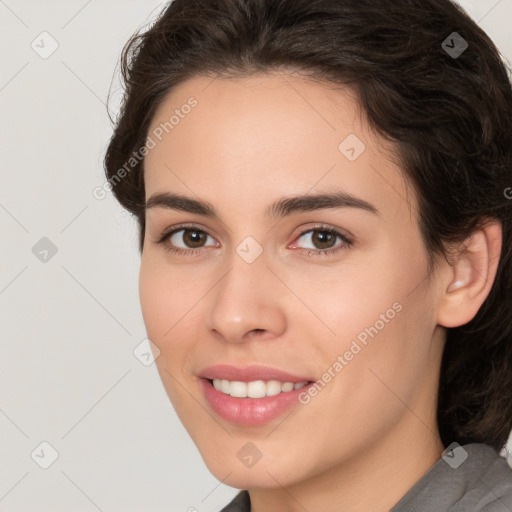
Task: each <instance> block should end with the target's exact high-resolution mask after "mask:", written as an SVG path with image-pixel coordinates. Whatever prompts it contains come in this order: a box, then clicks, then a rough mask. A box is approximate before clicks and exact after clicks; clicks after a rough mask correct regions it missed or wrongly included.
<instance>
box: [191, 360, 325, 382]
mask: <svg viewBox="0 0 512 512" xmlns="http://www.w3.org/2000/svg"><path fill="white" fill-rule="evenodd" d="M198 376H199V377H201V378H203V379H210V380H211V379H225V380H230V381H239V382H251V381H255V380H263V381H269V380H278V381H280V382H293V383H297V382H312V381H314V380H315V379H314V378H313V377H312V376H311V375H303V374H302V375H294V374H292V373H289V372H286V371H284V370H279V369H277V368H272V367H270V366H262V365H252V366H245V367H239V366H233V365H228V364H220V365H214V366H208V367H206V368H203V369H202V370H201V371H200V372H199V373H198Z"/></svg>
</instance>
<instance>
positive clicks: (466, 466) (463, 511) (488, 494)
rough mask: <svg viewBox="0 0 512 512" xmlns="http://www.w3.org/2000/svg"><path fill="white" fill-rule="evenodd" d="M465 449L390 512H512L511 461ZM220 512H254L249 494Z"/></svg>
mask: <svg viewBox="0 0 512 512" xmlns="http://www.w3.org/2000/svg"><path fill="white" fill-rule="evenodd" d="M462 448H463V450H462V449H461V447H457V448H455V449H454V450H453V452H451V454H452V457H451V458H448V456H447V455H445V456H444V457H442V458H440V459H439V460H438V461H437V462H436V463H435V464H434V465H433V466H432V467H431V468H430V469H429V470H428V472H427V473H425V475H423V476H422V477H421V478H420V479H419V480H418V481H417V482H416V483H415V484H414V485H413V486H412V487H411V488H410V489H409V490H408V491H407V493H406V494H405V495H404V496H403V497H402V498H401V499H400V500H399V501H398V503H396V504H395V506H394V507H393V508H392V509H391V510H390V511H389V512H512V469H511V468H510V466H509V465H508V464H507V461H506V460H505V459H504V458H503V457H501V456H500V455H499V453H498V452H497V451H496V450H495V449H494V448H492V447H491V446H489V445H487V444H483V443H471V444H467V445H463V446H462ZM220 512H251V501H250V499H249V493H248V492H247V491H245V490H244V491H240V492H239V493H238V494H237V495H236V496H235V498H234V499H233V500H232V501H231V502H230V503H229V504H228V505H226V506H225V507H224V508H223V509H222V510H221V511H220ZM268 512H273V511H268Z"/></svg>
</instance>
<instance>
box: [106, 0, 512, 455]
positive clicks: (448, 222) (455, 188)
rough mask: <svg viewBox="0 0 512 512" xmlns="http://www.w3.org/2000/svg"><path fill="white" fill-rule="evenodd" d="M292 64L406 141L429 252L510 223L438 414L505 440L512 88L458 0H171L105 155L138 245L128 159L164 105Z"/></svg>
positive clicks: (145, 36)
mask: <svg viewBox="0 0 512 512" xmlns="http://www.w3.org/2000/svg"><path fill="white" fill-rule="evenodd" d="M453 32H457V33H458V34H459V35H460V36H461V37H462V38H463V40H464V41H466V43H467V45H468V47H467V48H466V49H465V51H463V53H462V54H460V55H454V54H453V53H450V51H449V50H450V48H453V47H455V42H454V40H453V37H457V36H453V35H452V34H453ZM450 37H452V39H450ZM445 40H446V41H447V43H443V42H444V41H445ZM280 69H292V70H296V71H298V72H301V73H304V74H305V75H308V76H310V77H314V79H318V80H321V81H325V82H330V83H332V84H344V85H349V86H350V87H351V88H353V90H354V91H355V92H356V93H357V97H358V99H359V101H360V104H361V107H362V109H363V112H364V115H365V116H366V119H367V121H368V123H369V125H370V127H371V128H372V129H373V130H375V131H376V132H377V133H378V134H380V135H381V136H382V137H384V138H385V139H386V140H388V141H390V142H391V143H392V144H393V147H395V148H396V151H397V155H398V156H399V159H400V160H399V161H400V165H401V168H402V169H403V172H404V176H406V177H407V178H408V182H410V183H411V184H412V185H413V187H414V191H415V193H416V196H417V197H418V204H419V226H420V228H421V235H422V238H423V241H424V244H425V247H426V250H427V253H428V255H429V262H432V261H433V256H434V255H442V256H444V257H446V258H448V256H449V251H448V250H447V249H448V248H449V247H451V246H453V245H455V246H456V245H458V244H460V243H461V242H462V241H463V240H464V239H466V238H467V237H468V236H470V234H471V233H472V232H473V231H474V230H476V229H478V228H479V227H481V226H482V225H484V223H485V221H486V220H488V219H489V218H491V219H492V218H497V219H499V220H500V222H501V225H502V230H503V246H502V251H501V257H500V262H499V266H498V271H497V275H496V278H495V281H494V284H493V287H492V289H491V292H490V294H489V296H488V297H487V299H486V300H485V302H484V303H483V305H482V307H481V308H480V310H479V311H478V313H477V314H476V316H475V317H474V318H473V319H472V320H471V321H470V322H469V323H467V324H466V325H463V326H460V327H457V328H451V329H448V330H447V331H448V332H447V341H446V347H445V351H444V354H443V360H442V366H441V378H440V384H439V397H438V411H437V419H438V424H439V429H440V434H441V439H442V442H443V443H444V445H445V446H448V445H449V444H450V443H451V442H453V441H456V442H458V443H459V444H467V443H470V442H485V443H487V444H490V445H492V446H493V447H494V448H495V449H497V450H499V449H501V448H502V447H503V446H504V444H505V443H506V441H507V439H508V436H509V433H510V430H511V428H512V252H511V250H512V243H511V242H512V231H511V230H512V222H511V221H512V200H511V199H510V196H512V189H510V187H511V186H512V89H511V84H510V81H509V78H508V76H507V70H506V67H505V65H504V63H503V61H502V56H501V55H500V53H499V51H498V50H497V48H496V47H495V45H494V44H493V42H492V41H491V39H490V38H489V36H488V35H487V34H486V33H485V32H484V31H483V30H482V29H481V28H479V26H478V25H477V24H476V23H475V22H474V21H473V20H472V19H471V18H470V17H469V16H468V15H467V13H466V12H465V11H464V10H463V9H462V8H461V7H459V6H458V5H457V4H455V3H453V2H451V1H450V0H380V1H378V2H376V1H375V0H174V1H173V2H172V3H170V4H169V5H167V6H165V8H164V9H163V11H162V12H161V13H160V15H159V16H158V18H157V20H156V21H155V22H154V23H153V24H152V25H151V27H150V28H148V29H147V30H146V31H145V32H141V31H139V32H137V33H136V34H134V35H133V36H132V38H131V39H130V40H129V41H128V42H127V44H126V45H125V47H124V49H123V52H122V57H121V71H122V77H123V79H124V86H125V96H124V100H123V102H122V106H121V110H120V114H119V117H118V118H117V120H116V122H115V127H114V133H113V136H112V138H111V140H110V143H109V146H108V149H107V152H106V155H105V161H104V164H105V169H106V176H107V180H108V181H109V183H110V184H111V186H112V190H113V193H114V195H115V197H116V198H117V200H118V201H119V202H120V203H121V205H122V206H123V207H125V208H126V209H127V210H128V211H129V212H131V213H132V214H133V215H134V216H135V217H136V219H137V221H138V224H139V228H140V239H139V250H140V252H141V253H142V251H143V246H144V232H145V190H144V172H143V166H144V161H143V159H141V161H140V162H138V163H136V165H133V167H132V168H131V169H130V170H129V172H125V173H123V178H122V179H120V174H119V170H120V169H121V168H122V167H123V166H125V164H126V162H127V161H128V159H130V157H131V155H133V154H134V152H137V151H139V150H140V148H141V147H143V146H144V144H145V142H146V138H147V136H148V129H149V125H150V123H151V120H152V118H153V116H154V113H155V111H156V109H157V107H158V106H159V105H160V104H161V103H162V101H163V100H164V98H166V96H167V95H168V94H169V93H170V92H171V91H172V90H173V88H174V87H175V86H177V85H178V84H181V83H182V82H184V81H185V80H187V79H189V78H192V77H194V76H198V75H203V76H205V75H208V76H217V75H221V76H226V77H227V76H248V75H250V74H253V73H259V72H266V71H270V70H280ZM125 169H126V167H125ZM507 191H510V193H507ZM431 269H432V268H431Z"/></svg>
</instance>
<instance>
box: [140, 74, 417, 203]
mask: <svg viewBox="0 0 512 512" xmlns="http://www.w3.org/2000/svg"><path fill="white" fill-rule="evenodd" d="M190 105H194V106H193V107H190ZM155 134H156V135H155ZM148 136H151V137H152V138H153V139H154V142H155V143H156V145H155V147H154V149H152V150H151V151H150V152H149V153H148V155H147V156H146V158H145V184H146V197H149V195H151V194H152V193H154V192H156V191H158V192H160V191H165V190H169V189H171V190H175V189H179V190H180V191H182V192H185V191H187V188H188V189H189V190H188V192H190V190H193V191H194V193H196V195H200V196H202V197H204V196H209V197H210V198H211V199H213V201H212V202H215V200H217V201H218V200H219V199H221V198H220V197H218V195H217V197H215V195H216V194H218V192H219V191H220V190H222V191H223V192H224V193H226V194H229V193H231V192H233V193H236V195H238V196H239V197H240V198H241V201H242V198H244V199H248V198H252V200H254V198H255V197H256V196H258V197H261V196H263V197H267V198H268V199H269V200H270V199H271V198H270V197H269V195H276V194H277V195H279V196H281V195H286V194H294V193H305V192H307V191H311V190H312V188H316V189H317V190H320V189H324V190H327V189H336V190H339V189H340V188H342V189H343V190H345V191H347V192H349V193H352V194H354V195H358V196H360V197H364V198H365V199H368V200H369V201H371V202H373V203H374V204H377V205H380V206H379V210H384V209H385V205H386V204H387V207H388V208H389V207H391V208H394V209H397V208H398V207H399V206H402V207H406V208H408V207H409V204H407V205H405V204H400V203H409V202H410V200H409V197H408V195H407V190H406V188H405V182H404V177H403V173H402V171H401V169H400V168H399V167H398V165H397V164H396V163H394V161H393V154H392V149H393V148H392V146H390V145H388V144H387V143H386V142H385V141H384V140H383V139H382V138H381V137H379V136H378V135H377V134H376V133H374V132H372V131H371V130H370V128H369V126H368V124H367V123H366V121H365V119H364V115H363V114H362V111H361V109H360V107H359V104H358V101H357V97H356V95H355V93H354V92H353V91H352V90H351V89H349V88H347V87H338V86H336V88H335V87H334V86H333V85H332V84H331V85H327V84H325V83H320V82H316V81H312V80H307V79H304V78H302V77H298V76H292V75H284V74H280V73H268V74H264V75H253V76H250V77H245V78H220V77H218V78H212V77H203V76H198V77H194V78H192V79H190V80H188V81H186V82H184V83H182V84H180V85H179V86H178V87H176V88H175V89H174V90H173V91H172V92H171V93H170V94H168V96H167V97H166V98H165V100H164V101H163V102H162V103H161V104H160V106H159V108H158V109H157V111H156V113H155V115H154V116H153V119H152V122H151V125H150V128H149V130H148ZM395 161H396V159H395ZM208 185H209V186H208ZM212 187H213V189H212ZM209 190H210V191H213V192H208V191H209ZM251 193H252V194H251ZM205 198H206V197H205ZM241 204H243V203H242V202H241Z"/></svg>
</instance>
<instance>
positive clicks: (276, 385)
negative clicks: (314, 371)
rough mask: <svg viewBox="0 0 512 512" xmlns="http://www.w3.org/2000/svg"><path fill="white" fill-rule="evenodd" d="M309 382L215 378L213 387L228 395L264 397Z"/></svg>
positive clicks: (284, 391) (297, 387) (290, 389)
mask: <svg viewBox="0 0 512 512" xmlns="http://www.w3.org/2000/svg"><path fill="white" fill-rule="evenodd" d="M306 384H307V382H297V383H293V382H279V381H278V380H269V381H268V382H265V381H262V380H254V381H252V382H240V381H229V380H225V379H213V387H214V388H215V389H216V390H217V391H220V392H222V393H225V394H226V395H231V396H235V397H238V398H247V397H248V398H263V397H264V396H274V395H278V394H279V393H286V392H287V391H292V390H294V389H299V388H301V387H302V386H305V385H306Z"/></svg>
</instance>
